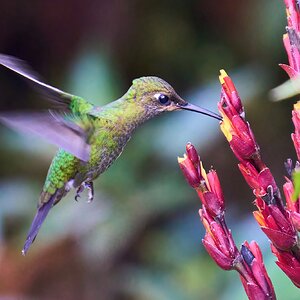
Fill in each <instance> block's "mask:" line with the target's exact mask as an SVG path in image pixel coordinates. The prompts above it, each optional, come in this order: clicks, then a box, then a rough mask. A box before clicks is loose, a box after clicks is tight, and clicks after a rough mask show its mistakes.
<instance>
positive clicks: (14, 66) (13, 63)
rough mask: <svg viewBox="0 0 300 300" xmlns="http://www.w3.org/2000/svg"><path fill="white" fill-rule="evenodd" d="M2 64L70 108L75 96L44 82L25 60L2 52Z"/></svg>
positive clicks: (0, 58)
mask: <svg viewBox="0 0 300 300" xmlns="http://www.w3.org/2000/svg"><path fill="white" fill-rule="evenodd" d="M0 64H1V65H2V66H4V67H6V68H8V69H10V70H12V71H14V72H16V73H17V74H19V75H21V76H23V77H24V78H26V79H28V80H30V81H31V82H32V83H33V84H35V86H36V87H38V88H39V90H40V91H41V92H42V93H43V94H44V96H46V97H47V98H48V99H50V100H52V101H55V102H56V103H58V104H61V105H63V106H65V107H66V108H69V107H68V106H69V105H70V103H71V101H72V98H73V97H74V96H73V95H72V94H69V93H66V92H64V91H61V90H60V89H58V88H55V87H53V86H51V85H49V84H46V83H44V82H42V81H41V79H40V78H39V75H38V74H37V73H36V72H34V71H33V70H32V69H31V67H30V66H29V65H28V64H27V63H26V62H25V61H23V60H21V59H19V58H16V57H13V56H10V55H5V54H0Z"/></svg>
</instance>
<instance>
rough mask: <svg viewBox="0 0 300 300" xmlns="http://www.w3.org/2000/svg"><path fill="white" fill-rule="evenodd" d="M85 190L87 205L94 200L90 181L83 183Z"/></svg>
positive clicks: (92, 185)
mask: <svg viewBox="0 0 300 300" xmlns="http://www.w3.org/2000/svg"><path fill="white" fill-rule="evenodd" d="M85 188H86V189H87V190H88V203H91V202H92V201H93V200H94V184H93V182H92V181H90V182H85Z"/></svg>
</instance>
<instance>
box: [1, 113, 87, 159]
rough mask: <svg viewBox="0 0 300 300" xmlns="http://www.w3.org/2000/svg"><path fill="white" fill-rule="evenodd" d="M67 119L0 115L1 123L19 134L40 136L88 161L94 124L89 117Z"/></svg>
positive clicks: (56, 115)
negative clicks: (90, 137)
mask: <svg viewBox="0 0 300 300" xmlns="http://www.w3.org/2000/svg"><path fill="white" fill-rule="evenodd" d="M67 117H68V118H66V116H63V115H61V114H54V113H51V112H44V113H27V114H26V113H5V114H0V122H1V123H3V124H5V125H6V126H8V127H10V128H12V129H14V130H16V131H18V132H22V133H33V134H35V135H38V136H40V137H42V138H44V139H46V140H47V141H48V142H50V143H52V144H55V145H57V146H58V147H60V148H63V149H64V150H66V151H67V152H69V153H71V154H73V155H74V156H76V157H78V158H79V159H81V160H83V161H88V160H89V157H90V144H89V136H90V135H91V133H92V130H93V126H92V122H90V120H89V119H88V116H86V117H85V120H84V121H82V120H79V119H77V118H76V117H73V116H71V115H70V116H67Z"/></svg>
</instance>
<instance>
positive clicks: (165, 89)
mask: <svg viewBox="0 0 300 300" xmlns="http://www.w3.org/2000/svg"><path fill="white" fill-rule="evenodd" d="M128 93H129V94H131V99H134V100H135V101H139V105H141V106H143V107H144V108H145V110H146V111H147V112H148V114H149V115H150V116H154V115H158V114H160V113H162V112H165V111H175V110H190V111H195V112H198V113H201V114H205V115H208V116H210V117H213V118H216V119H218V120H221V119H222V118H221V117H220V116H219V115H217V114H215V113H213V112H211V111H209V110H206V109H203V108H201V107H199V106H196V105H193V104H190V103H189V102H187V101H185V100H183V99H182V98H181V97H180V96H179V95H178V94H177V93H176V92H175V90H174V89H173V87H172V86H171V85H170V84H168V83H167V82H166V81H164V80H163V79H161V78H158V77H154V76H148V77H141V78H138V79H134V80H133V82H132V86H131V88H130V89H129V91H128Z"/></svg>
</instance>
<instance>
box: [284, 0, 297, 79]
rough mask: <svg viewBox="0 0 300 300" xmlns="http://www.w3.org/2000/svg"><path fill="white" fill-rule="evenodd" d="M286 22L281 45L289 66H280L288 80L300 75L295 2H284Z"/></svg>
mask: <svg viewBox="0 0 300 300" xmlns="http://www.w3.org/2000/svg"><path fill="white" fill-rule="evenodd" d="M284 2H285V5H286V12H287V22H288V26H287V28H286V30H287V33H286V34H284V36H283V44H284V47H285V50H286V53H287V55H288V60H289V64H290V65H289V66H288V65H285V64H281V65H280V66H281V67H282V68H283V69H284V70H285V71H286V72H287V74H288V75H289V77H290V78H296V77H298V76H299V74H300V49H299V24H300V23H299V21H300V13H299V9H297V7H296V5H297V4H296V2H295V0H285V1H284Z"/></svg>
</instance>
